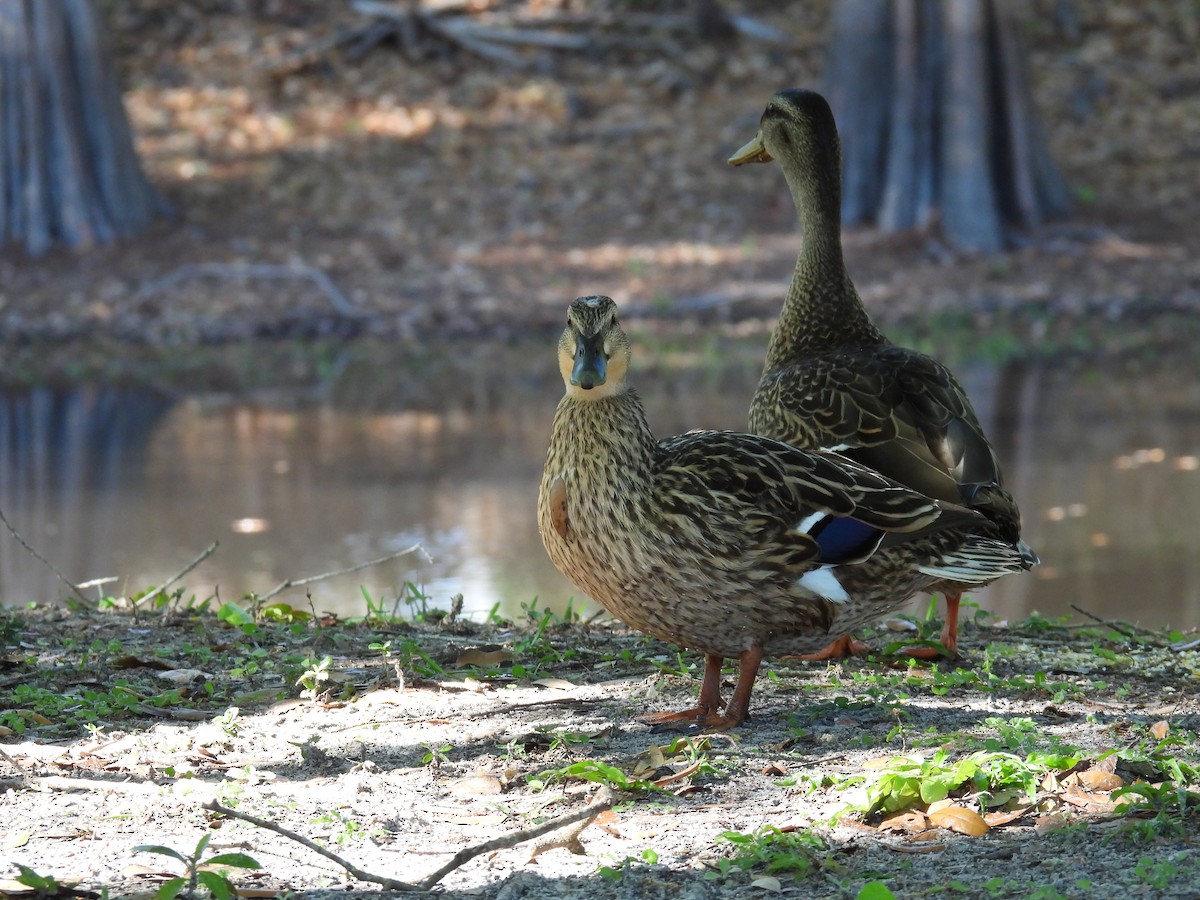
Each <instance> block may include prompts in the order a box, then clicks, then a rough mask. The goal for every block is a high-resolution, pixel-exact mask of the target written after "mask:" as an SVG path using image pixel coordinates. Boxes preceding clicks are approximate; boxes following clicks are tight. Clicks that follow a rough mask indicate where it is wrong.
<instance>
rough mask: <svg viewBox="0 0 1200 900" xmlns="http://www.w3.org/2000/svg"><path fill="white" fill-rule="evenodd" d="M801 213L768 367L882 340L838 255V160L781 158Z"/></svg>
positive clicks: (840, 250)
mask: <svg viewBox="0 0 1200 900" xmlns="http://www.w3.org/2000/svg"><path fill="white" fill-rule="evenodd" d="M780 164H781V166H782V167H783V174H784V177H785V178H786V179H787V184H788V188H789V189H790V190H791V193H792V202H793V203H794V204H795V206H796V213H797V215H798V217H799V219H800V229H801V243H800V254H799V256H798V257H797V259H796V268H795V271H794V272H793V274H792V283H791V286H790V287H789V288H788V293H787V297H786V299H785V300H784V304H783V309H782V310H781V311H780V314H779V322H778V324H777V325H776V326H775V332H774V334H773V335H772V337H771V343H770V345H769V347H768V350H767V368H768V369H771V368H774V367H775V366H776V365H779V364H783V363H786V362H788V361H789V360H791V359H793V358H795V357H798V356H804V355H807V354H810V353H814V352H819V351H823V350H831V349H835V348H837V347H841V346H846V345H855V346H862V345H864V344H866V345H871V344H883V343H886V342H887V341H886V338H884V336H883V334H882V333H881V332H880V331H879V329H878V328H876V327H875V325H874V323H872V322H871V319H870V317H869V316H868V315H867V311H866V309H865V308H864V307H863V305H862V300H861V299H860V298H859V296H858V291H857V290H855V288H854V282H852V281H851V280H850V275H849V273H848V272H847V271H846V263H845V260H844V259H843V257H842V215H841V186H840V183H839V182H840V166H839V165H838V164H837V160H836V158H835V159H833V160H831V161H830V162H829V165H815V166H801V165H798V164H796V163H795V162H794V161H791V160H789V159H788V158H787V157H786V156H784V157H781V158H780Z"/></svg>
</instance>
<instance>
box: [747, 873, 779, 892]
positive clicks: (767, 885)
mask: <svg viewBox="0 0 1200 900" xmlns="http://www.w3.org/2000/svg"><path fill="white" fill-rule="evenodd" d="M750 887H756V888H759V889H760V890H764V891H770V892H771V893H772V894H778V893H780V892H781V891H783V884H782V883H781V882H780V881H779V879H778V878H773V877H771V876H770V875H764V876H763V877H762V878H755V879H754V880H753V881H752V882H750Z"/></svg>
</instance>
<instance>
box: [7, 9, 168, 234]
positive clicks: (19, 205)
mask: <svg viewBox="0 0 1200 900" xmlns="http://www.w3.org/2000/svg"><path fill="white" fill-rule="evenodd" d="M166 211H167V210H166V206H165V204H164V203H163V201H162V200H161V198H160V197H159V196H158V194H157V193H156V192H155V191H154V188H153V187H152V186H151V185H150V183H149V182H148V181H147V180H146V178H145V176H144V175H143V174H142V170H141V166H140V164H139V162H138V158H137V152H136V150H135V149H134V146H133V138H132V135H131V133H130V130H129V122H128V120H127V119H126V116H125V107H124V105H123V104H122V102H121V90H120V87H119V86H118V84H117V79H116V72H115V71H114V69H113V66H112V63H111V59H110V54H109V49H108V46H107V43H106V41H105V37H104V33H103V27H102V24H101V22H100V20H99V17H98V16H97V15H96V10H95V8H94V6H93V4H92V2H91V0H0V244H7V243H10V242H19V243H22V244H24V245H25V247H26V249H27V250H28V251H29V252H30V253H31V254H34V255H36V254H40V253H42V252H44V251H45V250H47V249H48V248H49V247H50V246H51V245H52V244H54V243H56V242H62V243H64V244H66V245H68V246H71V247H79V246H89V245H93V244H103V243H110V242H112V241H114V240H116V239H117V238H118V237H124V236H128V235H133V234H137V233H138V232H140V231H142V230H143V229H144V228H146V227H147V226H148V225H149V224H150V221H151V219H152V218H153V217H154V216H155V215H158V214H162V213H165V212H166Z"/></svg>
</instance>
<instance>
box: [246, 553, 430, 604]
mask: <svg viewBox="0 0 1200 900" xmlns="http://www.w3.org/2000/svg"><path fill="white" fill-rule="evenodd" d="M418 550H420V551H421V552H422V553H424V552H425V551H424V548H423V547H422V546H421V545H420V544H413V545H412V546H411V547H405V548H404V549H403V550H397V551H396V552H395V553H389V554H388V555H387V556H381V557H379V559H372V560H370V561H368V562H364V563H358V564H357V565H353V566H347V567H346V568H344V569H335V570H334V571H332V572H322V573H321V574H320V575H309V576H308V577H307V578H296V579H292V578H288V579H286V580H284V581H281V582H279V584H277V585H276V586H275V587H274V588H272V589H271V590H269V591H267V592H266V593H265V594H260V595H259V597H258V599H259V601H260V602H265V601H267V600H270V599H271V598H272V597H274V596H275V595H276V594H278V593H280V592H281V591H286V590H287V589H288V588H293V587H302V586H304V585H306V584H315V583H316V582H318V581H325V580H326V579H328V578H336V577H337V576H338V575H349V574H350V573H351V572H357V571H359V570H360V569H369V568H371V566H377V565H379V564H380V563H385V562H387V561H388V560H392V559H396V558H397V557H400V556H406V555H408V554H409V553H416V552H417V551H418ZM425 558H426V559H428V558H429V554H427V553H426V554H425Z"/></svg>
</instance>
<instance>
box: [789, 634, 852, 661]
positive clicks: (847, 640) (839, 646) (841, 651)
mask: <svg viewBox="0 0 1200 900" xmlns="http://www.w3.org/2000/svg"><path fill="white" fill-rule="evenodd" d="M870 652H871V647H870V645H868V644H864V643H863V642H862V641H856V640H855V639H854V638H853V636H851V635H848V634H843V635H842V636H841V637H840V638H838V639H837V640H835V641H832V642H831V643H830V644H829V646H827V647H826V648H825V649H824V650H818V651H817V652H816V653H801V654H800V655H798V656H789V657H787V658H788V659H806V660H823V659H849V658H850V657H851V656H865V655H866V654H868V653H870Z"/></svg>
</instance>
